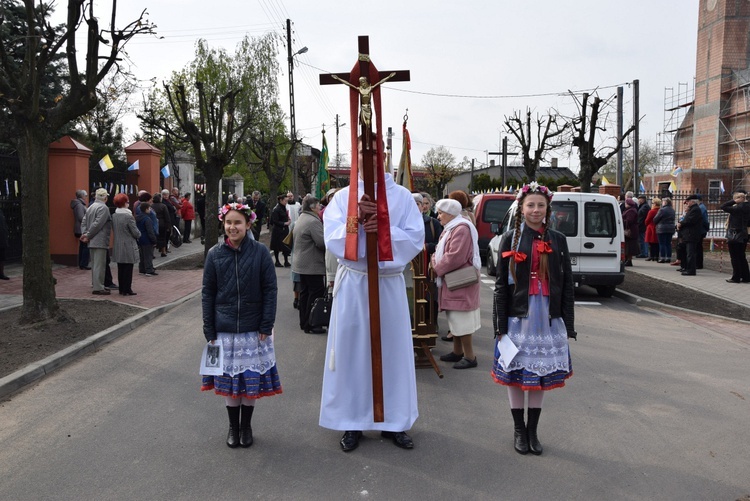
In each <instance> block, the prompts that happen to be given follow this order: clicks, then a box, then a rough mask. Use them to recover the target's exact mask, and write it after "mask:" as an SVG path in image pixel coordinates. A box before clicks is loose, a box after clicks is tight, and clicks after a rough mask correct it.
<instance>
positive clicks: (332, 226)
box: [320, 141, 424, 452]
mask: <svg viewBox="0 0 750 501" xmlns="http://www.w3.org/2000/svg"><path fill="white" fill-rule="evenodd" d="M378 142H380V143H381V145H380V148H381V151H382V141H378ZM374 146H375V145H374ZM376 148H377V146H375V147H373V150H372V151H373V156H376V155H375V150H376ZM378 156H380V155H378ZM381 158H382V156H381ZM358 164H359V165H363V163H362V151H361V141H360V143H359V158H358ZM378 164H379V163H378V161H377V159H376V158H373V170H377V168H378ZM379 168H380V169H382V168H383V165H382V164H380V166H379ZM381 176H383V174H382V173H381ZM373 177H374V178H375V179H378V177H377V176H375V175H373ZM380 179H383V177H380ZM384 179H385V188H386V189H385V193H386V197H385V198H386V199H387V204H388V206H387V214H388V215H389V217H390V248H391V251H392V257H393V260H391V261H380V260H379V261H378V283H379V298H380V326H381V329H380V332H381V347H382V375H383V409H384V413H383V415H384V420H383V421H382V422H376V421H375V419H374V417H373V383H372V377H373V376H372V363H371V358H370V356H371V353H370V302H369V298H368V284H367V256H366V252H365V248H366V247H365V240H366V239H365V233H366V232H370V233H379V232H378V224H377V221H376V220H377V219H379V218H377V217H371V216H374V215H375V213H376V211H377V207H378V205H379V204H377V200H372V201H371V200H369V199H368V197H367V196H364V198H363V195H364V183H363V181H362V179H361V171H360V179H359V180H358V182H357V180H352V181H353V182H352V184H351V185H350V186H349V187H346V188H344V189H342V190H340V191H339V192H338V193H336V196H334V198H333V200H332V201H331V202H330V203H329V204H328V206H327V207H326V210H325V213H324V215H323V228H324V233H325V242H326V247H327V248H328V250H329V251H330V252H331V253H333V254H334V255H335V256H336V257H337V259H338V262H339V266H338V272H337V273H336V279H335V281H334V297H333V307H332V310H331V320H330V325H329V329H328V345H327V348H326V365H325V369H324V374H323V391H322V397H321V405H320V426H322V427H324V428H329V429H332V430H339V431H344V432H345V433H344V435H343V437H342V438H341V441H340V445H341V448H342V449H343V450H344V452H349V451H351V450H354V449H356V448H357V446H358V445H359V440H360V438H361V437H362V432H363V431H367V430H375V431H380V432H381V434H382V436H383V437H385V438H389V439H392V440H393V442H394V443H395V444H396V445H397V446H399V447H401V448H404V449H411V448H412V447H413V446H414V444H413V441H412V439H411V437H409V435H408V434H407V433H406V431H408V430H409V429H410V428H411V427H412V425H413V424H414V422H415V421H416V419H417V417H418V415H419V412H418V410H417V385H416V375H415V368H414V351H413V344H412V333H411V320H410V317H409V305H408V302H407V296H406V285H405V283H404V276H403V271H404V268H405V267H406V266H409V264H410V262H411V260H412V259H413V258H414V257H415V256H416V255H417V254H418V253H419V252H420V251H421V250H422V247H423V245H424V223H423V221H422V215H421V214H420V213H419V210H418V209H417V206H416V205H415V204H414V199H413V198H412V195H411V193H410V192H409V191H408V190H407V189H406V188H404V187H403V186H399V185H397V184H396V183H395V182H394V180H393V178H392V177H391V175H390V174H387V173H386V174H385V176H384ZM351 189H358V193H357V200H358V201H359V202H358V204H357V218H356V220H354V218H352V210H351V206H350V205H349V204H348V200H349V191H350V190H351ZM381 189H382V188H381ZM377 192H378V191H376V193H377ZM380 193H382V191H380ZM381 207H382V206H381ZM381 221H382V218H381ZM347 224H349V230H350V233H354V232H356V234H357V244H356V259H346V258H345V255H346V251H345V249H346V240H347ZM354 224H356V231H355V229H354V228H355V227H354ZM382 233H383V232H382V226H381V231H380V234H378V238H379V239H380V238H381V237H382V236H383V235H382ZM379 245H380V244H379ZM349 257H350V258H351V257H353V256H352V254H351V253H350V254H349Z"/></svg>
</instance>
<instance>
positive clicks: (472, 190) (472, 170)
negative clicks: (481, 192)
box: [469, 158, 474, 193]
mask: <svg viewBox="0 0 750 501" xmlns="http://www.w3.org/2000/svg"><path fill="white" fill-rule="evenodd" d="M469 193H474V159H473V158H472V159H471V179H470V180H469Z"/></svg>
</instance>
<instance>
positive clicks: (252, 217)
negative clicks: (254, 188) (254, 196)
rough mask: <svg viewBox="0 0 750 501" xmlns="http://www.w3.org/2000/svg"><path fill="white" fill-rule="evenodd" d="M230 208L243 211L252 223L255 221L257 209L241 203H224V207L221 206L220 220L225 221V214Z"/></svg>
mask: <svg viewBox="0 0 750 501" xmlns="http://www.w3.org/2000/svg"><path fill="white" fill-rule="evenodd" d="M230 210H236V211H237V212H242V213H243V214H245V215H246V216H247V218H248V219H249V220H250V222H251V223H252V222H253V221H255V218H256V216H255V211H253V209H251V208H250V206H249V205H245V204H240V203H231V204H224V205H223V206H222V207H219V221H224V216H226V215H227V212H229V211H230Z"/></svg>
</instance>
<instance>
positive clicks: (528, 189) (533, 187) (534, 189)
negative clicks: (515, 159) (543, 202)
mask: <svg viewBox="0 0 750 501" xmlns="http://www.w3.org/2000/svg"><path fill="white" fill-rule="evenodd" d="M532 193H533V194H537V193H538V194H540V195H544V196H545V197H547V199H549V200H552V191H551V190H550V189H549V188H547V187H546V186H542V185H541V184H539V183H537V182H536V181H532V182H530V183H529V184H524V185H523V186H522V187H521V189H520V190H518V194H517V195H516V200H521V197H523V196H524V195H529V194H532Z"/></svg>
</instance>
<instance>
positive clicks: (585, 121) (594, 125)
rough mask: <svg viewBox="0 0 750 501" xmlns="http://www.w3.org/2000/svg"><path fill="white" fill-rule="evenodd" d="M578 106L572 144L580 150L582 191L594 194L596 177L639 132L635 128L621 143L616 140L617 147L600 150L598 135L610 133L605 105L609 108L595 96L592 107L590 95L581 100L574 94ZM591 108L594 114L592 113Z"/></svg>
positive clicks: (572, 124)
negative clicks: (625, 143) (598, 132)
mask: <svg viewBox="0 0 750 501" xmlns="http://www.w3.org/2000/svg"><path fill="white" fill-rule="evenodd" d="M571 95H572V96H573V98H574V99H575V100H576V103H577V105H578V112H579V113H578V116H576V117H574V118H573V119H572V120H571V122H570V123H571V126H572V127H573V141H572V144H573V146H575V147H576V148H578V161H579V164H580V171H579V172H578V179H579V180H580V181H581V191H583V192H586V193H588V192H589V191H591V179H592V178H593V177H594V174H596V173H597V172H599V169H601V168H602V167H603V166H604V165H606V164H607V161H608V160H609V159H610V158H612V157H613V156H614V155H615V154H616V153H617V152H618V151H619V150H620V148H622V143H623V141H625V139H626V138H627V137H628V136H629V135H630V134H631V133H632V132H633V131H634V130H635V125H632V126H631V127H630V128H629V129H628V130H627V131H626V132H625V133H624V134H623V135H622V138H621V139H619V140H618V139H615V146H609V147H606V146H602V147H600V148H599V149H597V137H596V135H597V131H601V132H606V131H607V128H606V126H605V125H606V122H607V120H606V116H605V115H602V105H603V104H606V103H605V102H603V101H602V100H601V98H600V97H599V96H598V95H595V96H593V98H594V101H593V102H592V103H590V104H589V98H590V97H591V96H590V95H589V94H588V93H586V92H584V94H583V96H582V97H581V99H580V100H579V99H578V97H577V96H576V95H575V94H573V93H572V92H571ZM589 108H590V111H589Z"/></svg>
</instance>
